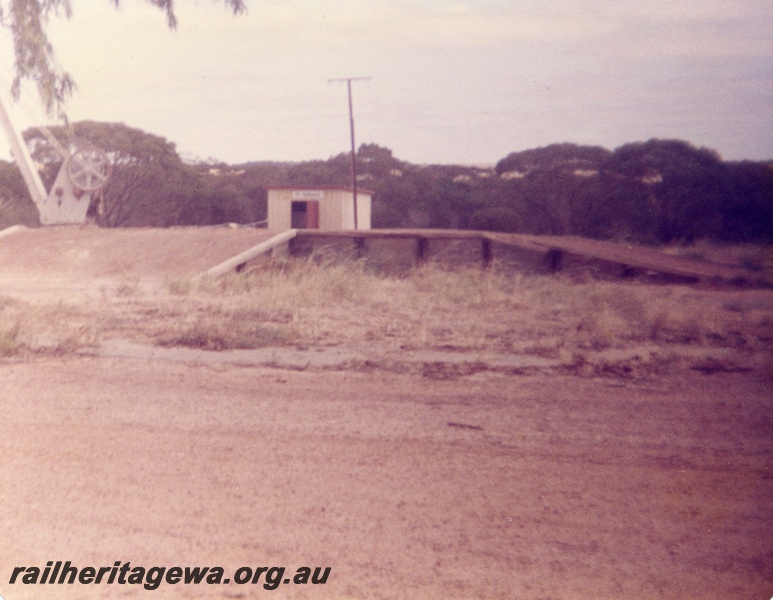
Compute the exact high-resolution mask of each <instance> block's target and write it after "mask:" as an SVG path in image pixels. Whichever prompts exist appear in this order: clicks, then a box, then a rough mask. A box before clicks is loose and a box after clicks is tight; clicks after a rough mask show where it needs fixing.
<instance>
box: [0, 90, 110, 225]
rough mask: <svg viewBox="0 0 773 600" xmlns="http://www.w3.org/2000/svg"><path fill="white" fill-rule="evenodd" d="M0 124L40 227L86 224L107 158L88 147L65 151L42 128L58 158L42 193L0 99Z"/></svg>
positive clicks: (26, 151)
mask: <svg viewBox="0 0 773 600" xmlns="http://www.w3.org/2000/svg"><path fill="white" fill-rule="evenodd" d="M0 124H2V126H3V129H4V130H5V135H6V137H7V138H8V142H9V143H10V144H11V152H12V153H13V156H14V158H15V159H16V164H17V165H18V166H19V170H20V171H21V174H22V177H24V183H25V184H26V185H27V189H28V190H29V193H30V197H31V198H32V201H33V202H34V203H35V206H36V207H37V209H38V214H39V215H40V222H41V224H43V225H61V224H76V223H84V222H85V221H86V213H87V211H88V209H89V204H91V198H92V195H93V194H94V193H95V192H96V191H98V190H100V189H101V188H102V187H104V185H105V184H106V183H107V181H108V179H109V178H110V173H111V172H112V165H111V163H110V157H108V155H107V153H106V152H105V151H104V150H101V149H99V148H97V147H95V146H92V145H89V144H83V143H82V142H80V143H75V144H73V145H72V146H71V148H70V149H69V150H68V149H66V148H65V147H64V146H62V145H61V144H60V143H59V141H58V140H57V139H56V138H55V137H54V136H53V134H52V133H51V132H50V131H48V129H46V128H45V127H41V128H40V130H41V132H42V133H43V135H45V137H46V139H47V140H48V141H49V143H50V144H51V145H52V146H53V147H54V148H55V149H56V151H57V153H58V154H59V155H60V156H61V157H62V161H63V162H62V167H61V169H60V170H59V174H58V175H57V176H56V180H55V181H54V185H53V186H52V187H51V190H50V191H48V192H47V191H46V188H45V186H44V185H43V181H42V180H41V179H40V175H39V174H38V171H37V169H36V168H35V164H34V163H33V161H32V156H31V155H30V152H29V149H28V148H27V144H26V143H25V142H24V138H22V136H21V134H20V133H19V130H18V129H17V128H16V127H14V125H13V122H12V121H11V117H10V115H9V114H8V111H7V110H6V107H5V104H4V102H3V99H2V98H0Z"/></svg>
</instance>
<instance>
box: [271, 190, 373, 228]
mask: <svg viewBox="0 0 773 600" xmlns="http://www.w3.org/2000/svg"><path fill="white" fill-rule="evenodd" d="M372 196H373V192H371V191H370V190H359V189H358V190H357V229H370V207H371V198H372ZM268 228H269V229H272V230H275V231H284V230H286V229H322V230H325V231H341V230H351V229H355V227H354V201H353V198H352V190H350V189H346V188H343V187H333V186H313V187H302V188H301V187H270V188H268Z"/></svg>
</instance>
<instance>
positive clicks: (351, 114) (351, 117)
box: [346, 79, 357, 231]
mask: <svg viewBox="0 0 773 600" xmlns="http://www.w3.org/2000/svg"><path fill="white" fill-rule="evenodd" d="M346 88H347V90H348V92H349V133H350V134H351V138H352V201H353V202H354V229H355V231H356V230H357V154H356V150H355V146H354V111H353V110H352V80H351V79H347V80H346Z"/></svg>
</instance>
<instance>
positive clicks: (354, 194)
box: [327, 77, 370, 229]
mask: <svg viewBox="0 0 773 600" xmlns="http://www.w3.org/2000/svg"><path fill="white" fill-rule="evenodd" d="M368 80H370V77H341V78H339V79H328V80H327V82H328V83H333V82H335V83H343V82H344V81H345V82H346V89H347V90H348V92H349V132H350V133H351V138H352V198H353V200H354V228H355V229H357V155H356V154H355V148H354V111H353V110H352V81H368Z"/></svg>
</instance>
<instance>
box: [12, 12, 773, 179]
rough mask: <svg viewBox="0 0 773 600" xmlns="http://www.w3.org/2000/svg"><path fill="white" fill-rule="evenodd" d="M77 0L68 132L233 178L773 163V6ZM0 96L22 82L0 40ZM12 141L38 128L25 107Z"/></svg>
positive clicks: (33, 110)
mask: <svg viewBox="0 0 773 600" xmlns="http://www.w3.org/2000/svg"><path fill="white" fill-rule="evenodd" d="M247 2H248V5H249V10H248V13H247V14H245V15H242V16H239V17H233V16H231V13H230V12H227V11H226V10H225V9H224V7H223V5H222V3H218V2H212V1H210V0H198V1H195V0H177V4H178V6H177V13H178V17H179V22H180V23H179V28H178V30H177V31H176V32H171V31H169V30H168V28H167V27H166V22H165V19H164V15H163V14H162V13H161V12H160V11H159V10H158V9H154V8H153V7H151V6H150V5H147V4H146V3H145V2H142V1H141V0H122V6H121V8H120V9H119V10H116V9H115V8H114V7H113V6H112V4H111V3H110V2H108V1H107V0H73V2H72V4H73V10H74V16H73V18H72V19H71V20H69V21H68V20H65V19H61V20H55V21H53V22H52V23H51V29H50V32H51V35H52V40H53V43H54V46H55V48H56V51H57V53H58V57H59V60H60V62H61V63H62V65H63V66H64V67H65V69H67V70H69V71H70V73H71V74H72V75H73V76H74V78H75V80H76V82H77V83H78V86H79V88H78V91H77V92H76V94H75V96H74V97H73V98H72V99H71V101H70V102H69V104H68V115H69V117H70V119H71V120H73V121H78V120H83V119H91V120H97V121H108V122H123V123H125V124H127V125H130V126H132V127H137V128H140V129H143V130H145V131H148V132H150V133H155V134H157V135H161V136H164V137H166V138H167V139H169V140H171V141H173V142H175V143H176V144H177V147H178V150H179V151H180V153H181V154H184V155H194V156H197V157H199V158H201V159H206V158H208V157H214V158H217V159H219V160H223V161H225V162H228V163H240V162H246V161H250V160H282V161H298V160H310V159H323V160H324V159H327V158H328V157H330V156H333V155H336V154H338V153H340V152H346V151H348V150H349V121H348V108H347V97H346V86H345V84H337V83H328V79H330V78H339V77H359V76H370V77H372V79H371V80H370V81H363V82H358V83H355V84H354V85H353V92H354V110H355V122H356V123H355V125H356V138H357V145H358V146H359V144H361V143H371V142H372V143H377V144H379V145H381V146H386V147H388V148H390V149H391V150H392V151H393V152H394V155H395V156H396V157H397V158H400V159H403V160H407V161H410V162H415V163H454V164H493V163H495V162H496V161H497V160H499V159H501V158H503V157H504V156H506V155H507V154H509V153H510V152H513V151H517V150H525V149H528V148H535V147H539V146H545V145H548V144H552V143H557V142H574V143H578V144H592V145H601V146H605V147H607V148H610V149H612V148H614V147H616V146H619V145H621V144H624V143H627V142H633V141H644V140H647V139H649V138H653V137H657V138H679V139H686V140H688V141H690V142H692V143H694V144H696V145H698V146H708V147H710V148H714V149H716V150H718V151H719V152H720V153H721V154H722V156H723V157H724V158H726V159H731V160H736V159H744V158H748V159H754V160H764V159H773V33H771V32H773V10H771V4H770V0H606V1H595V0H551V1H549V2H548V1H545V0H475V1H474V2H473V1H471V0H470V1H465V0H457V1H444V0H410V1H408V0H336V1H330V0H247ZM0 51H2V54H1V55H0V56H2V57H3V61H2V65H0V67H2V69H0V82H1V83H3V85H4V89H3V90H2V92H3V93H4V94H5V95H4V98H8V95H7V89H8V83H9V79H10V76H11V65H12V62H11V58H10V46H9V44H8V36H7V34H6V33H4V34H3V37H2V38H1V39H0ZM13 110H14V114H15V115H16V119H17V121H19V122H20V125H22V126H26V125H28V124H31V123H33V122H35V121H37V122H39V121H40V119H36V118H33V116H32V115H35V114H37V115H39V114H40V108H39V103H38V100H37V97H36V96H35V94H34V93H33V92H32V91H31V90H30V91H27V92H26V93H25V95H24V96H23V98H22V101H21V102H20V103H19V104H18V105H17V106H15V107H14V109H13Z"/></svg>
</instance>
